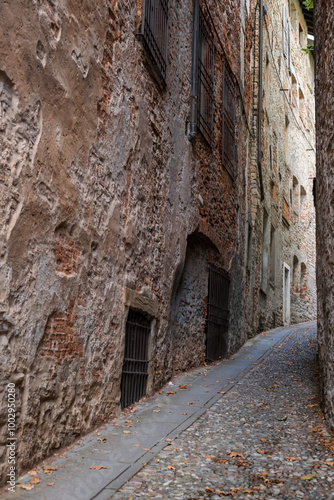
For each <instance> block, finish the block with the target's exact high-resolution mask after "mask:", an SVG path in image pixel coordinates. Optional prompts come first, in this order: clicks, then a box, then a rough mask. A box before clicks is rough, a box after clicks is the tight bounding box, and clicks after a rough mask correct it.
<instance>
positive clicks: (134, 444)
mask: <svg viewBox="0 0 334 500" xmlns="http://www.w3.org/2000/svg"><path fill="white" fill-rule="evenodd" d="M132 446H140V444H133V445H132Z"/></svg>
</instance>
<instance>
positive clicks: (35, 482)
mask: <svg viewBox="0 0 334 500" xmlns="http://www.w3.org/2000/svg"><path fill="white" fill-rule="evenodd" d="M40 482H41V480H40V478H39V477H38V476H35V477H33V478H32V479H31V481H30V483H31V484H38V483H40Z"/></svg>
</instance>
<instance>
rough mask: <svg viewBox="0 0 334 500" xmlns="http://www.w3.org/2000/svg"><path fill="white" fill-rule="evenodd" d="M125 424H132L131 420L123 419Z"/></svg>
mask: <svg viewBox="0 0 334 500" xmlns="http://www.w3.org/2000/svg"><path fill="white" fill-rule="evenodd" d="M124 423H125V424H132V420H124Z"/></svg>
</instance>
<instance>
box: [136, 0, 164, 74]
mask: <svg viewBox="0 0 334 500" xmlns="http://www.w3.org/2000/svg"><path fill="white" fill-rule="evenodd" d="M138 35H139V37H140V38H141V39H142V41H143V42H144V45H145V47H146V49H147V50H148V52H149V54H150V56H151V59H152V61H153V63H154V66H155V68H156V69H157V71H158V73H159V76H160V77H162V79H163V81H164V82H166V78H167V48H168V0H144V2H143V19H142V24H141V28H140V32H139V34H138Z"/></svg>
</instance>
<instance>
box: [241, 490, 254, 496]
mask: <svg viewBox="0 0 334 500" xmlns="http://www.w3.org/2000/svg"><path fill="white" fill-rule="evenodd" d="M242 492H243V493H246V494H248V495H252V494H253V493H254V490H242Z"/></svg>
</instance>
